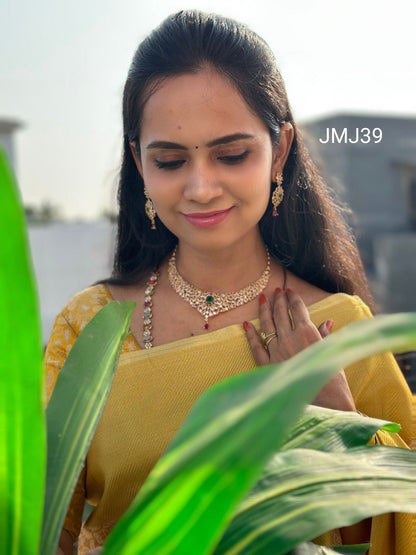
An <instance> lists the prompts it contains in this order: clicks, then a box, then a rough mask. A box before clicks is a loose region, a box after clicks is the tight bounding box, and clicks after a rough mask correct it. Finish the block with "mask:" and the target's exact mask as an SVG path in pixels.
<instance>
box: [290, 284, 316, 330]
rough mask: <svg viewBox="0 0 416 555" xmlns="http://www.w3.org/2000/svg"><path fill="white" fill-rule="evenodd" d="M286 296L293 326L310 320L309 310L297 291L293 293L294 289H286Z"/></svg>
mask: <svg viewBox="0 0 416 555" xmlns="http://www.w3.org/2000/svg"><path fill="white" fill-rule="evenodd" d="M286 298H287V302H288V306H289V309H290V313H291V315H292V320H293V326H294V328H296V326H298V325H301V324H309V323H310V321H311V318H310V316H309V311H308V309H307V308H306V305H305V303H304V302H303V299H302V297H301V296H300V295H298V294H297V293H295V292H294V291H291V290H290V289H287V290H286Z"/></svg>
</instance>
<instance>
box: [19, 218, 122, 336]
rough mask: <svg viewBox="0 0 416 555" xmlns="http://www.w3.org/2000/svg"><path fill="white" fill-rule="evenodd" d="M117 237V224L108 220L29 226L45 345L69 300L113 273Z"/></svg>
mask: <svg viewBox="0 0 416 555" xmlns="http://www.w3.org/2000/svg"><path fill="white" fill-rule="evenodd" d="M114 237H115V227H114V226H113V224H111V223H110V222H109V221H107V220H99V221H95V222H68V223H66V222H54V223H50V224H45V225H32V226H29V241H30V245H31V250H32V257H33V264H34V267H35V274H36V278H37V282H38V290H39V299H40V308H41V318H42V328H43V342H44V344H46V343H47V341H48V339H49V336H50V332H51V329H52V326H53V323H54V321H55V318H56V315H57V314H58V312H60V310H62V308H63V306H64V305H65V304H66V303H67V302H68V300H69V299H70V298H71V297H72V296H73V295H74V294H75V293H77V292H79V291H82V290H83V289H85V288H86V287H89V286H90V285H92V284H93V283H94V282H95V281H97V280H99V279H103V278H105V277H108V276H109V275H110V273H111V267H112V252H113V245H114Z"/></svg>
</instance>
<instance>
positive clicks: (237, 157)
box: [218, 150, 248, 164]
mask: <svg viewBox="0 0 416 555" xmlns="http://www.w3.org/2000/svg"><path fill="white" fill-rule="evenodd" d="M247 155H248V150H245V151H244V152H242V153H241V154H234V155H232V156H219V157H218V160H221V161H222V162H225V163H226V164H238V163H239V162H242V161H243V160H244V159H245V158H247Z"/></svg>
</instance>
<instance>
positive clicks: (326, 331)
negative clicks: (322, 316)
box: [318, 320, 333, 337]
mask: <svg viewBox="0 0 416 555" xmlns="http://www.w3.org/2000/svg"><path fill="white" fill-rule="evenodd" d="M332 324H333V321H332V320H327V321H326V322H322V324H321V325H320V326H319V328H318V331H319V333H320V334H321V337H328V335H330V333H331V328H332Z"/></svg>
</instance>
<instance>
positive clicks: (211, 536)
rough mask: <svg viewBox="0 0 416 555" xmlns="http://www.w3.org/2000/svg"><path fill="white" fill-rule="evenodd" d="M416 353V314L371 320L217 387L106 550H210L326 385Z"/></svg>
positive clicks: (126, 554) (177, 439)
mask: <svg viewBox="0 0 416 555" xmlns="http://www.w3.org/2000/svg"><path fill="white" fill-rule="evenodd" d="M415 346H416V314H410V313H407V314H401V315H393V316H392V315H390V316H378V317H376V318H375V319H374V320H364V321H360V322H356V323H354V324H351V325H349V326H348V327H346V328H344V329H342V330H340V331H339V332H337V333H336V334H334V335H333V336H331V337H329V338H327V339H325V341H320V342H317V343H315V344H314V345H312V346H310V347H309V348H308V349H306V350H304V351H302V352H300V353H298V354H297V355H296V356H295V357H293V358H291V359H290V360H288V361H286V362H284V363H282V364H279V365H277V366H275V367H273V366H270V367H263V368H260V369H256V370H254V371H251V372H248V373H244V374H241V375H239V376H236V377H234V378H231V379H228V380H224V381H223V382H221V383H219V384H217V385H215V386H214V387H212V388H211V389H210V390H208V391H207V392H206V393H205V394H204V395H202V396H201V397H200V399H199V400H198V402H197V403H196V404H195V405H194V407H193V409H192V411H191V413H190V415H189V417H188V418H187V420H186V422H185V423H184V425H183V426H182V427H181V429H180V430H179V432H178V434H177V435H176V436H175V438H174V440H173V442H172V443H171V445H170V447H169V448H168V450H167V451H166V453H165V454H164V456H163V457H162V458H161V460H160V461H159V462H158V464H157V465H156V466H155V468H154V470H153V471H152V473H151V474H150V476H149V478H148V480H147V481H146V483H145V484H144V486H143V488H142V489H141V491H140V492H139V494H138V496H137V498H136V500H135V501H134V502H133V504H132V505H131V507H130V509H129V510H128V511H127V512H126V514H125V515H124V516H123V517H122V518H121V519H120V521H119V522H118V524H117V525H116V526H115V528H114V529H113V531H112V533H111V534H110V536H109V538H108V540H107V542H106V544H105V548H104V551H103V553H106V554H107V553H110V554H113V553H114V554H115V553H117V555H119V554H121V555H130V554H131V555H133V554H134V555H137V554H141V553H143V554H146V555H152V554H155V555H156V554H157V555H165V554H170V553H172V554H173V553H192V554H203V553H210V552H211V551H212V550H213V549H214V547H215V545H216V544H217V542H218V541H219V539H220V536H221V535H222V534H223V532H224V530H225V528H226V526H227V524H228V523H229V521H230V519H231V517H232V514H233V511H234V510H235V509H236V508H237V505H238V503H240V502H241V501H242V499H243V498H244V497H245V495H247V493H248V492H249V491H250V489H251V488H252V487H253V486H254V485H255V483H256V481H257V480H258V479H259V478H260V475H261V473H262V470H263V468H264V467H265V465H266V462H267V460H268V459H269V458H270V456H271V455H272V454H273V453H274V452H275V451H276V450H277V449H279V448H280V447H281V446H282V444H283V443H284V440H285V438H286V437H287V435H288V430H289V429H290V426H292V425H293V423H294V421H295V420H296V419H297V418H298V417H299V416H300V414H301V411H302V409H303V407H304V405H305V403H308V402H310V401H311V400H312V399H313V398H314V397H315V396H316V394H317V393H318V392H319V390H320V389H321V387H322V386H323V384H324V383H326V382H327V381H328V379H329V378H330V377H332V376H333V375H334V374H335V373H336V372H337V371H338V370H339V368H342V367H345V366H347V365H349V364H351V363H353V362H355V361H356V360H358V359H361V358H365V357H367V356H370V355H373V354H376V353H381V352H385V351H387V350H393V351H400V350H402V351H408V350H411V349H412V348H414V347H415ZM276 407H278V416H277V410H276ZM288 453H290V452H288ZM413 469H414V467H413ZM358 519H359V518H357V519H356V520H358Z"/></svg>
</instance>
